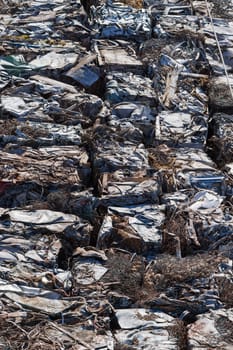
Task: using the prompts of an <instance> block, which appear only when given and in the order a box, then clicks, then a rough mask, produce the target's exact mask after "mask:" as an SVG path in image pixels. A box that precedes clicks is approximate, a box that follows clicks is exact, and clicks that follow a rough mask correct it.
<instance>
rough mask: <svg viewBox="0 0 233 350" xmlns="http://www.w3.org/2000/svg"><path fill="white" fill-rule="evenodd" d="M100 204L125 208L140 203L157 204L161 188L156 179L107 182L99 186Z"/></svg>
mask: <svg viewBox="0 0 233 350" xmlns="http://www.w3.org/2000/svg"><path fill="white" fill-rule="evenodd" d="M101 193H102V195H101V198H100V203H101V204H103V205H105V206H114V205H116V206H123V207H124V206H125V205H133V204H140V203H148V202H149V203H158V202H159V195H160V193H161V188H160V184H159V181H158V179H143V178H142V179H140V178H139V179H138V180H137V179H132V180H131V181H130V180H128V181H127V179H124V178H123V179H122V180H121V182H116V181H114V180H111V179H110V180H109V181H108V180H107V183H106V185H105V186H104V184H103V183H102V186H101Z"/></svg>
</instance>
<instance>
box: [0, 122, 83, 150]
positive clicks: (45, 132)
mask: <svg viewBox="0 0 233 350" xmlns="http://www.w3.org/2000/svg"><path fill="white" fill-rule="evenodd" d="M82 133H83V131H82V128H81V126H80V125H62V124H57V123H56V124H52V123H38V122H27V123H26V124H24V123H19V124H17V123H16V125H15V129H14V131H13V135H12V133H11V134H10V135H7V131H6V133H5V134H4V135H2V136H0V142H1V143H2V144H3V146H5V145H6V144H8V143H14V144H17V145H20V146H27V145H30V144H33V146H34V147H35V146H36V145H38V146H40V147H41V146H53V145H80V144H81V142H82V141H81V136H82Z"/></svg>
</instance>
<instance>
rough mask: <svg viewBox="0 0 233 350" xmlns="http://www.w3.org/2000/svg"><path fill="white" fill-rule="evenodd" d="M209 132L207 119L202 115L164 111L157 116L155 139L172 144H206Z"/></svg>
mask: <svg viewBox="0 0 233 350" xmlns="http://www.w3.org/2000/svg"><path fill="white" fill-rule="evenodd" d="M207 132H208V125H207V121H206V120H205V118H203V117H201V116H193V115H191V114H188V113H182V112H181V113H174V112H165V111H163V112H161V113H159V114H158V115H157V117H156V129H155V140H156V141H157V140H158V141H159V142H160V143H166V144H167V145H170V146H172V145H173V146H174V145H177V144H178V145H179V144H181V145H182V146H186V145H187V146H190V147H192V146H195V145H203V146H204V145H205V143H206V140H207Z"/></svg>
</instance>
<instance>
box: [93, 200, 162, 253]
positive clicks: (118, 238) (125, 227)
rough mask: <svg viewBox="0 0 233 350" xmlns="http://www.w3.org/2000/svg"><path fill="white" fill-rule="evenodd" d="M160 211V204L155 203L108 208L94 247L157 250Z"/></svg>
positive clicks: (160, 232) (159, 235) (159, 232)
mask: <svg viewBox="0 0 233 350" xmlns="http://www.w3.org/2000/svg"><path fill="white" fill-rule="evenodd" d="M164 210H165V207H164V206H163V205H161V206H160V205H155V204H154V205H152V204H141V205H130V206H128V207H117V206H115V207H109V208H108V213H107V215H106V216H105V218H104V221H103V223H102V226H101V228H100V230H99V233H98V240H97V247H98V248H101V249H105V248H109V247H111V246H113V247H115V246H118V247H120V248H123V249H126V250H128V251H133V252H137V253H142V252H149V251H150V250H151V251H153V252H155V251H159V249H160V247H161V241H162V235H161V234H162V231H161V227H162V224H163V222H164V219H165V212H164Z"/></svg>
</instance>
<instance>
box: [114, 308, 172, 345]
mask: <svg viewBox="0 0 233 350" xmlns="http://www.w3.org/2000/svg"><path fill="white" fill-rule="evenodd" d="M116 318H117V321H118V323H119V325H120V328H121V330H120V331H117V332H116V334H115V336H116V339H117V340H118V342H119V343H120V344H121V345H122V346H124V345H125V346H126V345H128V346H130V345H131V346H134V345H135V342H136V344H137V349H147V350H152V349H154V348H155V347H156V349H160V350H165V349H169V350H173V349H174V350H175V349H177V346H178V344H177V343H178V339H177V338H176V336H175V335H171V334H170V332H169V330H171V329H172V327H174V325H175V319H174V318H173V317H171V316H169V315H167V314H165V313H163V312H156V311H152V310H147V309H122V310H118V311H117V312H116ZM123 344H124V345H123Z"/></svg>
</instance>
